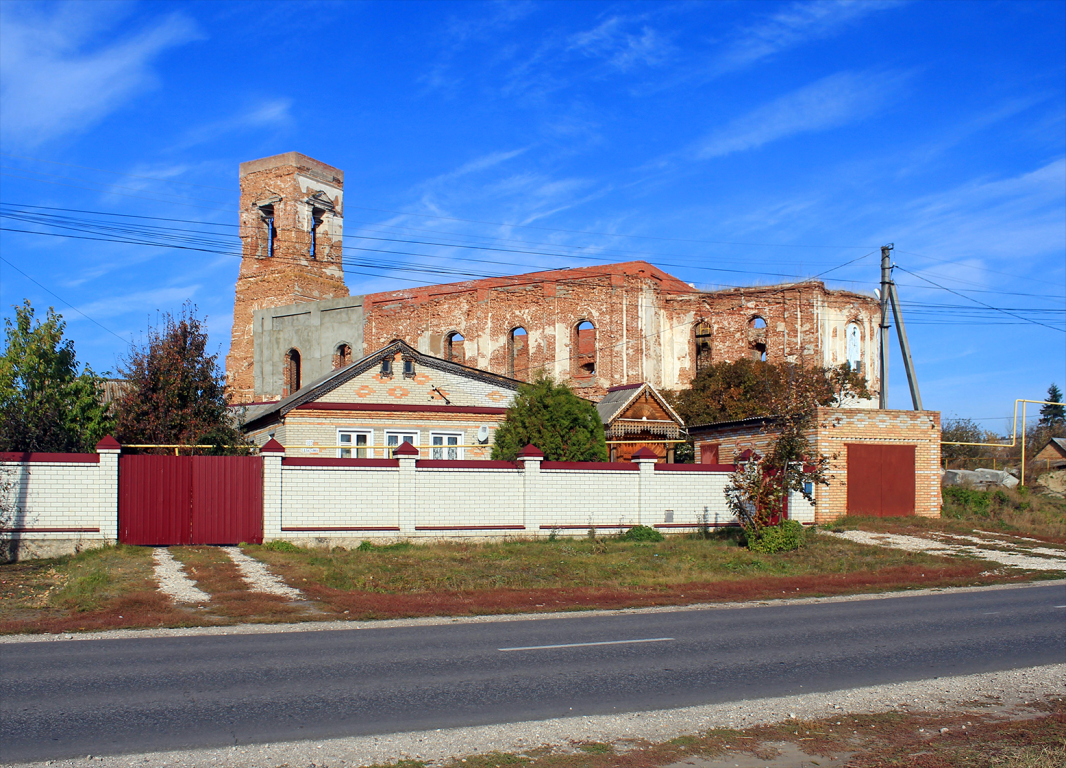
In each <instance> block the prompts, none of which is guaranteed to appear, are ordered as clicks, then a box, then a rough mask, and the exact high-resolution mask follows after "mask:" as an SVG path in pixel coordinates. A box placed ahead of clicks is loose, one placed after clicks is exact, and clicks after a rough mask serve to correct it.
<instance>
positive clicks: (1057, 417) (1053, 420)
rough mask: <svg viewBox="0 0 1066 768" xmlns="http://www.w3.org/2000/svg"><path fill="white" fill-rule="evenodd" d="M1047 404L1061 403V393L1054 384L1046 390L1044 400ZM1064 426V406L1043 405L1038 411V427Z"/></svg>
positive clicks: (1065, 419) (1065, 414) (1065, 407)
mask: <svg viewBox="0 0 1066 768" xmlns="http://www.w3.org/2000/svg"><path fill="white" fill-rule="evenodd" d="M1044 399H1045V400H1047V401H1048V402H1049V403H1061V402H1062V392H1061V391H1059V388H1058V387H1057V386H1055V384H1054V383H1052V385H1051V386H1050V387H1048V389H1047V397H1045V398H1044ZM1063 424H1066V406H1062V405H1045V406H1043V407H1042V408H1041V409H1040V426H1042V427H1055V426H1062V425H1063Z"/></svg>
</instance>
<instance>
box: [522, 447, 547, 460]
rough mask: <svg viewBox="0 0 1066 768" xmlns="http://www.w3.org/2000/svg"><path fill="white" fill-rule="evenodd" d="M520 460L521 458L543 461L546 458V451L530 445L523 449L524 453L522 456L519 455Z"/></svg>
mask: <svg viewBox="0 0 1066 768" xmlns="http://www.w3.org/2000/svg"><path fill="white" fill-rule="evenodd" d="M518 458H520V459H543V458H544V451H542V450H541V449H540V448H538V447H537V446H535V445H533V443H530V444H529V445H527V446H526V447H525V448H523V449H522V452H521V453H520V454H518Z"/></svg>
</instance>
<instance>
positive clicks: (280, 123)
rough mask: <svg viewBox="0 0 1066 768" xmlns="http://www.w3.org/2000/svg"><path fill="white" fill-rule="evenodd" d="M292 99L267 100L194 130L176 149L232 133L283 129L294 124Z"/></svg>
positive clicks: (186, 135)
mask: <svg viewBox="0 0 1066 768" xmlns="http://www.w3.org/2000/svg"><path fill="white" fill-rule="evenodd" d="M291 109H292V99H287V98H286V99H267V100H265V101H261V102H259V103H256V104H253V105H251V106H249V107H247V108H246V109H244V110H242V111H240V112H238V113H236V114H234V115H232V116H230V117H227V118H223V119H222V120H214V121H212V122H209V123H204V124H203V125H200V126H197V127H195V128H192V129H191V130H189V131H188V132H187V133H186V134H185V138H184V139H182V140H181V141H180V142H178V144H177V146H176V147H174V148H175V149H188V148H189V147H193V146H196V145H197V144H206V143H208V142H211V141H215V140H216V139H218V138H220V137H222V136H225V135H227V134H230V133H240V132H241V131H248V130H253V129H263V128H283V127H285V126H287V125H289V124H291V123H292V114H291V111H290V110H291Z"/></svg>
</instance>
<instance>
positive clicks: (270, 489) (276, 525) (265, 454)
mask: <svg viewBox="0 0 1066 768" xmlns="http://www.w3.org/2000/svg"><path fill="white" fill-rule="evenodd" d="M259 455H260V456H262V458H263V543H264V544H266V543H267V542H268V541H274V540H275V539H280V538H281V519H282V513H283V510H282V508H281V505H282V502H281V491H282V488H281V460H282V459H284V458H285V446H284V445H282V444H281V443H279V442H278V441H277V440H275V439H274V438H270V440H269V441H268V442H267V444H266V445H264V446H263V447H262V448H260V449H259Z"/></svg>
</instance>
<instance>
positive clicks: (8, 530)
mask: <svg viewBox="0 0 1066 768" xmlns="http://www.w3.org/2000/svg"><path fill="white" fill-rule="evenodd" d="M0 533H100V529H99V528H0Z"/></svg>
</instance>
